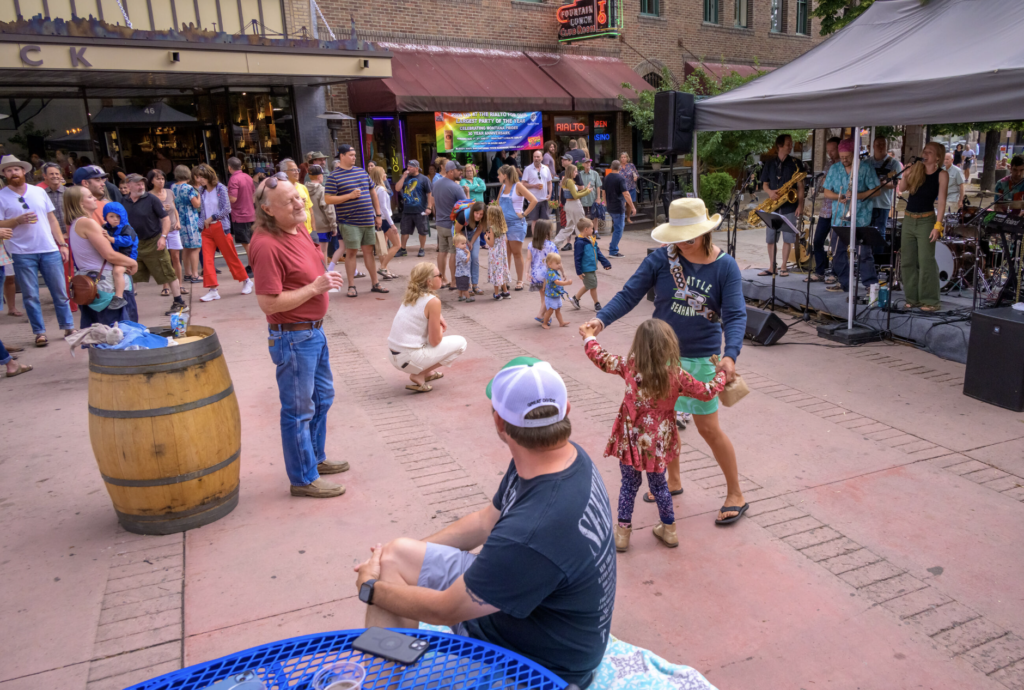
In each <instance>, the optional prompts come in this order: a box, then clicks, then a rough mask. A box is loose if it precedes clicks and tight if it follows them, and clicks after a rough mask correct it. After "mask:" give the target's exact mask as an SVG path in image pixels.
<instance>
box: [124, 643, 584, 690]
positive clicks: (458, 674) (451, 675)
mask: <svg viewBox="0 0 1024 690" xmlns="http://www.w3.org/2000/svg"><path fill="white" fill-rule="evenodd" d="M363 632H364V631H363V630H361V629H360V630H340V631H336V632H329V633H320V634H317V635H305V636H303V637H293V638H291V639H289V640H281V641H279V642H271V643H270V644H265V645H260V646H259V647H253V648H252V649H246V650H244V651H241V652H235V653H234V654H229V655H228V656H224V657H221V658H220V659H214V660H213V661H207V662H206V663H203V664H196V665H195V666H189V667H188V668H183V669H181V670H180V671H172V672H171V673H166V674H164V675H162V676H159V677H158V678H153V679H152V680H148V681H146V682H144V683H139V684H138V685H133V686H132V687H131V688H128V689H127V690H204V689H205V688H207V687H209V686H210V685H213V684H214V683H216V682H217V681H219V680H223V679H225V678H227V677H228V676H230V675H232V674H235V673H241V672H242V671H249V670H251V671H254V672H255V673H256V674H257V675H258V676H259V678H260V680H261V681H263V684H264V685H266V687H267V690H308V689H309V688H310V687H311V686H310V682H311V681H312V679H313V675H314V674H315V673H316V672H317V671H318V670H320V668H321V667H322V666H324V665H326V664H333V663H335V662H338V661H353V662H355V663H358V664H361V665H362V666H363V668H364V669H366V679H365V680H363V684H362V690H405V689H407V688H410V689H411V688H416V689H417V690H435V689H436V690H447V689H449V688H451V689H452V690H469V689H470V688H474V689H475V688H480V689H481V690H483V689H486V690H498V689H499V688H507V689H508V690H563V689H564V688H565V685H566V684H565V682H564V681H562V680H561V679H560V678H559V677H558V676H556V675H555V674H553V673H551V672H550V671H548V670H546V669H544V668H542V667H541V666H539V665H537V664H535V663H534V662H532V661H530V660H529V659H524V658H523V657H521V656H519V655H518V654H515V653H513V652H510V651H508V650H507V649H502V648H501V647H497V646H495V645H492V644H488V643H486V642H481V641H479V640H474V639H471V638H468V637H461V636H459V635H452V634H449V633H441V632H433V631H430V630H396V632H400V633H402V634H404V635H409V636H412V637H418V638H420V639H424V640H427V641H428V642H430V649H428V650H427V652H426V653H425V654H424V655H423V656H422V657H420V659H419V661H417V662H416V663H415V664H413V665H411V666H402V665H401V664H396V663H394V662H390V661H387V660H385V659H380V658H378V657H374V656H370V655H369V654H363V653H362V652H357V651H355V650H353V649H352V641H353V640H355V639H356V638H357V637H359V635H361V634H362V633H363Z"/></svg>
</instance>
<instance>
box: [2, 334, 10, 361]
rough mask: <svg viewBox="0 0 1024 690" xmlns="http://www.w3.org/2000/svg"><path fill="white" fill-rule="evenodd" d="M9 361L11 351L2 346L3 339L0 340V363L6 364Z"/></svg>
mask: <svg viewBox="0 0 1024 690" xmlns="http://www.w3.org/2000/svg"><path fill="white" fill-rule="evenodd" d="M10 361H11V353H10V352H8V351H7V348H6V347H4V341H2V340H0V365H3V366H6V365H7V364H9V363H10Z"/></svg>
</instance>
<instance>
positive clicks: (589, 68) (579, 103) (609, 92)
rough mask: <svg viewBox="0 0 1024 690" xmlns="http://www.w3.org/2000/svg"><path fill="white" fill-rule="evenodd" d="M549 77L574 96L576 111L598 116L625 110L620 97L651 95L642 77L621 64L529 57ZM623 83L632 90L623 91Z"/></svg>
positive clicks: (575, 57) (551, 55)
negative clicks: (645, 93) (645, 92)
mask: <svg viewBox="0 0 1024 690" xmlns="http://www.w3.org/2000/svg"><path fill="white" fill-rule="evenodd" d="M527 55H529V57H530V59H532V60H533V61H534V62H535V63H537V64H538V65H539V66H540V67H541V69H543V70H544V71H545V72H546V73H547V74H548V76H550V77H551V78H552V79H554V80H555V81H556V82H558V85H559V86H561V87H562V88H563V89H565V90H566V91H568V92H569V93H570V94H572V100H573V103H574V105H575V107H574V108H573V110H581V111H590V112H596V111H601V110H622V106H621V104H620V102H619V95H620V94H621V95H622V96H625V97H626V98H635V97H636V94H635V93H634V91H636V92H639V91H650V90H651V86H650V84H648V83H647V82H646V81H644V79H643V77H641V76H640V75H639V74H637V73H636V72H634V71H633V70H631V69H630V68H629V67H627V66H626V64H625V63H623V62H622V60H619V59H618V58H611V57H597V56H591V55H564V54H558V53H527ZM623 82H626V83H628V84H629V85H630V86H632V87H633V90H632V91H630V90H628V89H624V88H622V84H623Z"/></svg>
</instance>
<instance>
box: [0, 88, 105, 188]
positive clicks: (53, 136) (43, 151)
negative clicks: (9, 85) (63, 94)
mask: <svg viewBox="0 0 1024 690" xmlns="http://www.w3.org/2000/svg"><path fill="white" fill-rule="evenodd" d="M26 91H27V90H25V89H19V93H18V94H17V95H16V96H15V95H14V94H13V93H12V95H11V96H10V97H6V96H7V95H6V94H4V95H3V96H5V97H2V98H0V113H3V114H4V115H7V116H8V117H7V118H5V119H3V120H0V150H2V153H3V154H14V155H16V156H18V157H19V158H20V159H21V160H25V161H31V162H32V164H33V166H34V170H33V174H32V179H34V180H35V181H39V182H41V181H42V179H43V173H42V170H41V166H42V164H43V163H45V162H48V161H49V162H54V163H58V164H59V165H60V166H61V169H62V170H63V171H64V172H65V175H66V176H67V177H68V179H70V177H71V175H73V174H74V169H75V167H76V161H78V160H79V159H80V158H82V157H84V158H85V159H86V161H87V162H94V161H92V156H93V150H92V140H91V139H90V136H89V126H88V120H86V115H85V103H84V102H83V101H82V98H81V96H76V97H72V98H50V97H48V95H45V94H39V96H40V97H36V96H35V95H29V94H27V93H26Z"/></svg>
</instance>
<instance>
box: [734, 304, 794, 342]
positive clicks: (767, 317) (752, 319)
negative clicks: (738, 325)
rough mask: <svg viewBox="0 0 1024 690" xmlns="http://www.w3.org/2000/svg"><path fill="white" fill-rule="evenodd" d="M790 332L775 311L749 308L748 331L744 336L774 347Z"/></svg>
mask: <svg viewBox="0 0 1024 690" xmlns="http://www.w3.org/2000/svg"><path fill="white" fill-rule="evenodd" d="M788 330H789V326H787V325H786V324H785V323H783V321H782V319H780V318H779V317H778V315H777V314H776V313H775V312H773V311H764V310H762V309H755V308H754V307H747V331H746V333H745V334H744V335H745V336H746V337H747V338H750V339H751V340H753V341H754V342H755V343H760V344H761V345H774V344H775V343H777V342H778V341H779V339H780V338H782V336H784V335H785V334H786V331H788Z"/></svg>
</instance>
